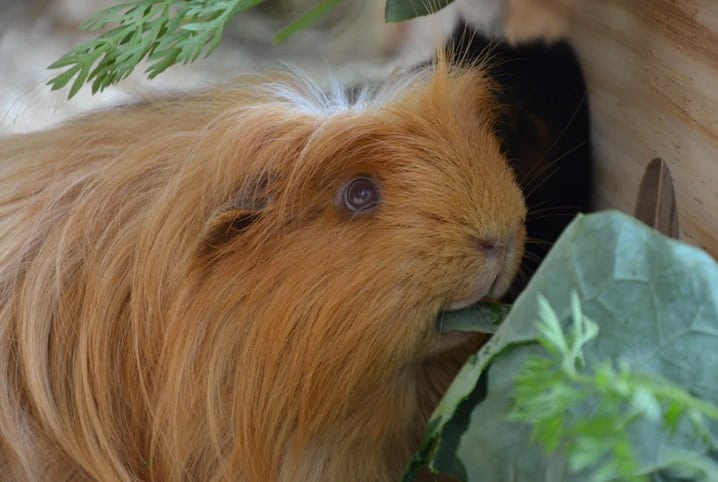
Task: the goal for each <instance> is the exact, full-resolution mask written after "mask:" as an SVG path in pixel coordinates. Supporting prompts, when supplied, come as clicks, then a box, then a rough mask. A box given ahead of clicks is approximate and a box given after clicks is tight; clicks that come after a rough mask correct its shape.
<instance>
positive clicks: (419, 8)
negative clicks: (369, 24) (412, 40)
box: [384, 0, 454, 22]
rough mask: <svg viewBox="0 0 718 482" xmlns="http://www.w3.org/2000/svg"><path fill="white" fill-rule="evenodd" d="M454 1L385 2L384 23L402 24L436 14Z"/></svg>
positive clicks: (414, 0)
mask: <svg viewBox="0 0 718 482" xmlns="http://www.w3.org/2000/svg"><path fill="white" fill-rule="evenodd" d="M453 1H454V0H387V1H386V7H385V9H384V20H385V21H386V22H403V21H405V20H411V19H412V18H416V17H423V16H424V15H430V14H432V13H435V12H438V11H439V10H441V9H442V8H444V7H446V6H447V5H449V4H450V3H452V2H453Z"/></svg>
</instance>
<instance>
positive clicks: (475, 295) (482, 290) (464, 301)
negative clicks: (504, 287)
mask: <svg viewBox="0 0 718 482" xmlns="http://www.w3.org/2000/svg"><path fill="white" fill-rule="evenodd" d="M498 282H499V277H496V278H495V279H494V281H493V282H492V283H491V285H489V286H485V285H484V286H479V287H478V288H477V289H475V290H474V291H473V292H471V293H470V294H469V295H468V296H461V297H459V298H458V299H456V300H452V301H450V302H449V303H448V304H447V305H446V307H445V308H444V309H443V310H442V311H458V310H462V309H464V308H466V307H467V306H471V305H473V304H476V303H478V302H479V301H491V299H490V298H494V297H495V296H492V295H494V292H495V291H496V287H497V284H498Z"/></svg>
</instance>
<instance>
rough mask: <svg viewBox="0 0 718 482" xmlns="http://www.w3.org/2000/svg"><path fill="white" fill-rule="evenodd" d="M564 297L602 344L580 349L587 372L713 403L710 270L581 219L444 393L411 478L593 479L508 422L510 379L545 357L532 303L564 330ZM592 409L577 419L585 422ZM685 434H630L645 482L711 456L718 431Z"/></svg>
mask: <svg viewBox="0 0 718 482" xmlns="http://www.w3.org/2000/svg"><path fill="white" fill-rule="evenodd" d="M571 292H577V293H578V295H579V298H580V300H581V305H582V310H583V312H584V314H585V315H586V316H588V317H589V318H591V319H593V320H594V321H596V322H597V323H598V324H599V329H600V332H599V335H598V336H597V338H596V339H594V340H592V341H591V342H589V343H587V344H586V345H585V347H584V355H585V360H586V365H587V367H588V368H596V367H598V366H599V364H601V363H605V362H606V361H611V362H614V363H618V362H619V361H620V362H621V363H625V365H626V366H627V367H628V368H629V369H630V370H632V371H635V372H638V373H645V374H649V375H650V374H655V375H659V376H660V377H662V378H664V379H666V380H668V381H670V382H671V383H673V384H675V385H676V386H678V387H682V388H683V389H684V390H686V391H688V392H689V393H690V394H692V395H693V396H695V397H698V398H700V399H703V400H706V401H709V402H711V403H715V402H716V401H718V265H716V263H715V262H714V260H713V259H712V258H710V256H708V255H707V254H705V253H704V252H703V251H701V250H699V249H696V248H693V247H691V246H688V245H686V244H683V243H679V242H676V241H673V240H670V239H668V238H665V237H663V236H662V235H660V234H658V233H657V232H655V231H653V230H651V229H649V228H647V227H646V226H644V225H643V224H641V223H640V222H638V221H636V220H634V219H633V218H630V217H628V216H626V215H623V214H620V213H617V212H605V213H599V214H593V215H588V216H582V217H579V218H577V219H576V220H575V221H574V222H573V223H572V224H571V225H570V226H569V227H568V228H567V230H566V231H565V232H564V234H563V235H562V237H561V238H560V239H559V241H558V242H557V243H556V245H555V246H554V248H553V249H552V251H551V253H550V254H549V255H548V256H547V258H546V259H545V261H544V263H543V264H542V266H541V268H540V269H539V270H538V271H537V273H536V274H535V276H534V278H533V280H532V281H531V283H530V284H529V285H528V287H527V288H526V290H525V291H524V292H523V293H522V295H521V296H520V297H519V299H518V300H517V301H516V303H515V304H514V306H513V308H512V310H511V312H510V313H509V315H508V317H507V318H506V320H505V321H504V322H503V323H502V324H501V325H500V327H499V328H498V330H497V332H496V334H495V335H494V337H493V338H492V340H491V341H490V342H489V343H488V344H487V345H486V346H484V347H483V348H482V349H481V350H480V351H479V353H478V354H477V355H476V356H474V357H472V358H471V359H470V360H469V361H468V362H467V364H466V365H465V366H464V368H463V369H462V371H461V372H460V373H459V375H458V376H457V378H456V380H455V381H454V383H453V384H452V385H451V386H450V388H449V390H448V391H447V393H446V395H445V397H444V398H443V399H442V401H441V402H440V404H439V406H438V407H437V408H436V410H435V412H434V414H433V416H432V418H431V420H430V423H429V429H428V433H427V436H426V439H425V442H424V445H423V448H422V451H421V453H420V454H418V455H417V458H416V460H415V461H414V469H415V468H416V466H419V465H421V464H428V465H429V467H430V468H431V469H432V470H434V471H436V472H439V473H446V474H454V475H456V476H458V477H459V478H462V479H464V480H467V481H471V482H474V481H485V482H509V481H519V482H522V481H531V482H542V481H545V482H560V481H581V482H583V481H587V480H591V478H590V477H589V475H590V471H584V472H580V473H570V471H569V470H568V468H567V454H566V453H565V451H562V450H561V449H559V450H558V451H557V452H556V453H553V454H552V455H550V456H549V455H548V454H547V453H546V452H545V451H544V450H543V448H542V447H541V446H539V445H537V444H534V443H532V442H531V429H532V428H531V426H530V425H528V424H526V423H521V422H513V421H508V420H507V418H508V417H507V415H508V412H509V411H510V409H511V406H512V401H513V395H514V390H515V378H516V376H517V374H518V373H519V372H520V371H521V370H522V368H523V367H524V365H525V363H526V360H527V359H528V358H529V357H531V356H535V355H541V354H542V353H544V354H545V349H544V348H543V346H541V345H540V344H539V343H538V342H537V338H538V337H539V333H538V332H537V330H536V326H537V325H536V319H537V313H538V312H539V307H538V300H539V298H540V297H541V296H543V297H545V299H546V300H547V301H548V302H549V304H550V305H551V306H552V307H553V309H554V311H555V312H556V315H557V317H558V319H559V320H560V322H561V324H562V325H563V326H564V327H565V326H566V325H567V324H568V323H569V320H570V319H571V304H570V293H571ZM591 409H592V408H591V406H590V405H585V406H584V407H583V408H582V410H585V415H586V416H588V415H589V413H590V412H591ZM572 415H574V416H575V415H578V416H581V413H578V414H575V413H574V414H572ZM684 425H685V424H684ZM685 428H686V427H685V426H682V428H681V429H680V430H678V431H677V432H676V433H673V434H671V433H667V432H666V431H665V430H661V428H660V426H651V425H646V424H643V425H640V426H638V427H637V428H636V429H633V430H631V433H630V438H631V442H632V444H633V446H634V447H635V450H636V456H637V459H638V463H639V465H640V469H641V471H642V473H647V474H649V473H652V474H658V475H654V479H653V480H670V479H669V478H665V475H664V474H659V472H660V471H659V470H658V469H659V468H660V467H665V466H666V465H669V464H670V463H671V462H672V461H674V460H675V459H679V458H685V459H690V458H694V457H696V456H700V455H703V454H705V453H707V452H708V451H709V450H711V447H716V446H717V445H718V444H717V443H716V441H718V426H717V425H716V424H714V423H710V424H706V426H705V427H704V428H705V432H706V433H705V434H704V435H705V436H706V438H704V439H703V440H700V441H696V440H695V438H694V437H691V436H690V434H689V431H688V430H684V429H685ZM713 455H714V456H715V453H713ZM410 479H411V477H410V476H408V477H407V480H410Z"/></svg>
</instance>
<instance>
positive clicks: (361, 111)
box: [0, 59, 526, 482]
mask: <svg viewBox="0 0 718 482" xmlns="http://www.w3.org/2000/svg"><path fill="white" fill-rule="evenodd" d="M493 92H494V90H493V86H492V84H491V82H490V80H489V79H488V78H487V74H486V72H485V71H484V70H482V69H480V68H458V67H451V66H449V65H448V63H447V62H446V61H443V60H441V59H440V60H438V61H437V62H436V63H435V64H434V65H433V66H430V67H427V68H424V69H420V70H417V71H413V72H409V73H406V74H405V75H399V76H396V78H394V79H393V80H391V81H389V82H388V83H387V85H385V86H383V87H382V88H381V89H378V90H377V91H362V92H358V93H357V92H355V93H354V94H352V95H350V96H349V95H347V94H345V91H344V90H343V89H330V91H323V90H321V89H319V88H318V87H317V86H316V85H315V84H313V83H312V82H310V81H308V80H306V79H305V78H303V77H302V76H301V75H294V74H277V75H270V76H264V77H261V76H256V77H251V78H250V77H246V78H243V79H240V80H238V81H237V82H236V83H234V84H231V85H228V86H223V87H218V88H214V89H211V90H208V91H205V92H200V93H196V94H191V95H183V96H177V97H173V98H167V99H158V100H152V101H146V102H144V103H141V104H138V105H132V106H125V107H120V108H116V109H112V110H109V111H105V112H98V113H94V114H90V115H87V116H85V117H83V118H79V119H77V120H74V121H71V122H68V123H65V124H64V125H61V126H59V127H56V128H54V129H52V130H48V131H44V132H37V133H31V134H25V135H18V136H14V137H8V138H5V139H1V140H0V478H1V479H2V480H8V481H9V480H13V481H21V480H30V481H37V480H53V481H61V480H73V481H76V480H101V481H115V480H117V481H130V480H132V481H135V480H142V481H161V482H164V481H180V480H188V481H190V480H191V481H219V480H233V481H244V482H274V481H278V482H288V481H313V482H330V481H331V482H336V481H362V482H368V481H377V482H388V481H396V480H398V479H399V477H400V476H401V473H402V472H403V470H404V468H405V466H406V464H407V462H408V460H409V457H410V456H411V454H412V453H413V451H414V450H415V449H416V448H417V446H418V444H419V441H420V438H421V436H422V433H423V429H424V424H425V421H426V419H427V417H428V415H429V414H430V413H431V410H432V409H433V407H434V406H435V404H436V402H437V401H438V399H439V397H440V396H441V394H442V392H443V391H444V390H445V388H446V387H447V385H448V383H449V382H450V381H451V379H452V377H453V376H454V374H455V373H456V370H457V369H458V367H459V366H460V365H461V364H462V363H463V361H464V360H465V359H466V357H467V356H468V353H470V352H471V351H473V350H475V349H476V347H477V346H478V344H480V343H481V339H478V338H469V339H467V338H466V337H463V336H458V335H457V334H449V335H441V334H440V333H439V332H438V331H437V329H436V319H437V314H438V313H439V312H440V311H441V310H445V309H458V308H461V307H463V306H466V305H468V304H471V303H473V302H475V301H477V300H480V299H486V298H498V297H500V296H501V295H502V293H504V292H505V291H506V290H507V288H508V287H509V285H510V283H511V280H512V278H513V277H514V274H515V272H516V270H517V267H518V265H519V263H520V259H521V257H522V252H523V246H524V238H525V228H524V222H525V215H526V208H525V203H524V197H523V195H522V192H521V189H520V188H519V186H518V184H517V182H516V179H515V175H514V172H513V171H512V169H511V168H510V166H509V165H508V162H507V159H506V158H505V156H503V155H502V153H501V149H500V143H499V140H498V139H497V137H496V135H495V133H494V126H493V123H494V121H495V117H496V112H497V105H496V100H495V96H494V95H493Z"/></svg>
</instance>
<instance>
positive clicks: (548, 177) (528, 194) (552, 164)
mask: <svg viewBox="0 0 718 482" xmlns="http://www.w3.org/2000/svg"><path fill="white" fill-rule="evenodd" d="M587 143H588V139H586V140H583V141H581V142H579V143H578V144H577V145H575V146H574V147H572V148H571V149H569V150H568V151H566V152H564V153H563V154H561V155H560V156H558V157H557V158H555V159H554V160H553V161H551V162H549V163H548V164H546V165H544V166H542V167H541V169H540V171H539V172H537V174H536V176H534V177H533V179H531V181H530V182H529V183H528V184H525V186H526V187H527V188H528V187H529V184H530V183H533V182H534V181H536V180H537V179H538V178H539V177H540V176H542V175H543V174H544V173H545V172H546V171H547V170H548V169H552V168H554V167H556V165H557V164H558V163H559V162H560V161H562V160H563V159H564V158H566V157H567V156H570V155H571V154H573V153H574V152H576V151H577V150H579V149H580V148H582V147H583V146H585V145H586V144H587ZM558 171H559V168H558V167H556V168H555V169H553V171H552V172H551V173H550V174H549V175H547V176H546V177H544V178H543V179H542V180H541V181H540V182H539V183H538V184H536V185H535V186H533V187H531V190H530V191H529V192H528V193H526V194H525V197H526V199H530V198H531V196H532V195H533V194H534V193H535V192H536V191H537V190H538V188H540V187H541V186H543V185H544V184H545V183H546V181H547V180H548V179H550V178H551V177H552V176H553V175H554V174H556V173H557V172H558Z"/></svg>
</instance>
